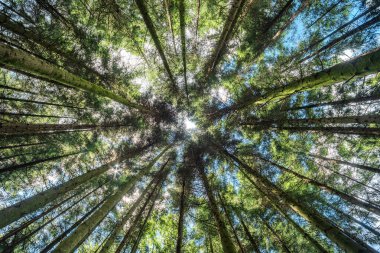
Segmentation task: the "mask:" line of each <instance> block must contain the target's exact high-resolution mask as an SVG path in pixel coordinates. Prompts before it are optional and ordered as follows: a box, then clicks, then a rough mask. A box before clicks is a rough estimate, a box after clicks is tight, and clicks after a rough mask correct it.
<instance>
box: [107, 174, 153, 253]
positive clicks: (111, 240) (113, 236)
mask: <svg viewBox="0 0 380 253" xmlns="http://www.w3.org/2000/svg"><path fill="white" fill-rule="evenodd" d="M155 181H156V178H154V179H152V180H151V181H150V183H149V184H148V185H147V186H146V187H145V189H144V191H143V192H142V193H141V195H140V197H139V198H138V199H137V200H136V201H135V203H134V204H133V206H132V207H131V208H130V209H129V210H128V212H127V213H126V214H125V215H124V216H123V218H122V220H121V221H120V222H118V223H117V224H116V226H115V228H114V229H113V230H112V232H111V233H110V235H109V236H108V239H107V240H106V242H105V243H104V246H103V247H102V249H101V250H100V253H107V252H109V251H110V249H111V247H112V245H113V243H114V242H115V239H116V237H117V235H118V234H119V233H120V231H121V230H122V228H123V227H124V225H125V224H126V223H127V221H128V220H129V219H130V218H131V215H132V214H133V212H134V211H135V210H136V208H137V207H138V206H139V205H140V203H141V201H142V200H143V199H144V197H145V195H146V193H147V192H148V191H149V190H150V189H151V186H152V185H153V183H154V182H155ZM152 192H153V191H152ZM148 198H149V197H148Z"/></svg>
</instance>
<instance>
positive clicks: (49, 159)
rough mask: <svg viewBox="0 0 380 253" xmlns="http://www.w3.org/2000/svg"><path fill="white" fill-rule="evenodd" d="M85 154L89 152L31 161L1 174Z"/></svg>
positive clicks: (8, 168) (1, 171) (2, 169)
mask: <svg viewBox="0 0 380 253" xmlns="http://www.w3.org/2000/svg"><path fill="white" fill-rule="evenodd" d="M85 152H87V151H80V152H74V153H69V154H65V155H59V156H53V157H49V158H43V159H38V160H34V161H31V162H27V163H23V164H16V165H11V166H8V167H5V168H1V169H0V174H2V173H6V172H15V171H17V170H20V169H24V168H28V167H31V166H35V165H37V164H40V163H45V162H50V161H55V160H60V159H62V158H66V157H69V156H73V155H78V154H81V153H85Z"/></svg>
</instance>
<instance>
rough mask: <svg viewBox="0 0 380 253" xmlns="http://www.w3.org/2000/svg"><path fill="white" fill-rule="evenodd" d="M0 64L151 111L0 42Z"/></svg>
mask: <svg viewBox="0 0 380 253" xmlns="http://www.w3.org/2000/svg"><path fill="white" fill-rule="evenodd" d="M0 64H2V65H3V66H4V67H5V68H7V69H10V70H14V71H18V72H22V73H27V74H31V75H33V76H36V77H38V78H43V79H47V80H49V81H53V82H55V83H59V84H62V85H66V86H70V87H74V88H78V89H82V90H85V91H88V92H90V93H93V94H96V95H99V96H103V97H108V98H110V99H112V100H114V101H117V102H119V103H122V104H124V105H126V106H128V107H131V108H134V109H137V110H139V111H141V112H144V113H151V112H150V110H149V109H148V108H146V107H144V106H141V105H139V104H137V103H134V102H131V101H129V100H128V99H126V98H124V97H121V96H119V95H116V94H114V93H112V92H110V91H109V90H106V89H104V88H103V87H101V86H98V85H96V84H93V83H91V82H89V81H87V80H84V79H83V78H80V77H78V76H76V75H74V74H72V73H70V72H68V71H66V70H64V69H61V68H59V67H56V66H53V65H51V64H49V63H46V62H45V61H43V60H40V59H38V58H36V57H33V56H30V55H29V54H27V53H25V52H23V51H21V50H19V49H15V48H12V47H10V46H7V45H3V44H0Z"/></svg>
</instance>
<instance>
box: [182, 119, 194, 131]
mask: <svg viewBox="0 0 380 253" xmlns="http://www.w3.org/2000/svg"><path fill="white" fill-rule="evenodd" d="M185 129H186V130H195V129H197V125H196V124H195V123H194V122H193V121H191V120H190V119H188V118H185Z"/></svg>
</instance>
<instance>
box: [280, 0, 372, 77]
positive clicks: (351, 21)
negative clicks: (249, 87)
mask: <svg viewBox="0 0 380 253" xmlns="http://www.w3.org/2000/svg"><path fill="white" fill-rule="evenodd" d="M378 6H379V4H374V5H373V6H372V7H370V8H368V9H367V10H366V11H364V12H363V13H362V14H360V15H358V16H356V17H355V18H353V19H351V20H350V21H348V22H347V23H345V24H343V25H342V26H340V27H338V28H337V29H335V30H334V31H333V32H331V33H329V34H327V35H326V36H324V37H323V38H321V39H319V40H317V41H315V42H313V43H311V44H310V45H309V46H308V47H307V48H305V49H303V50H301V51H300V52H298V53H296V54H295V55H293V56H292V57H291V58H290V59H289V60H287V61H286V62H284V63H283V64H284V65H286V64H288V63H289V62H292V61H294V59H298V58H299V57H300V56H302V55H303V54H304V53H307V52H308V51H309V50H311V49H313V48H314V47H315V46H317V45H318V44H320V43H321V42H323V41H325V40H326V39H327V38H329V37H331V36H332V35H334V34H336V33H337V32H340V31H341V30H343V29H344V28H346V27H347V26H349V25H351V24H352V23H354V22H355V21H357V20H358V19H360V18H362V17H363V16H365V15H367V14H368V13H370V12H372V11H373V10H375V9H376V8H377V7H378ZM340 38H341V39H343V37H340ZM338 42H339V41H338ZM289 69H290V67H288V68H286V69H285V70H284V72H285V71H288V70H289Z"/></svg>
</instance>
